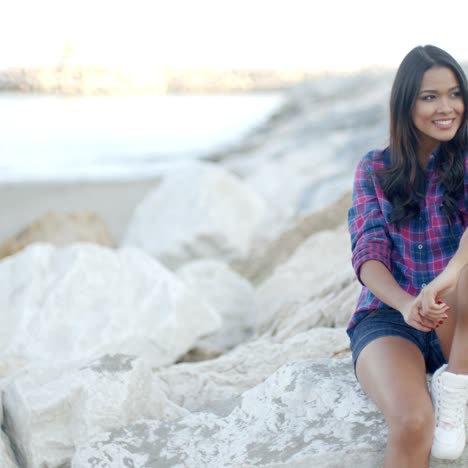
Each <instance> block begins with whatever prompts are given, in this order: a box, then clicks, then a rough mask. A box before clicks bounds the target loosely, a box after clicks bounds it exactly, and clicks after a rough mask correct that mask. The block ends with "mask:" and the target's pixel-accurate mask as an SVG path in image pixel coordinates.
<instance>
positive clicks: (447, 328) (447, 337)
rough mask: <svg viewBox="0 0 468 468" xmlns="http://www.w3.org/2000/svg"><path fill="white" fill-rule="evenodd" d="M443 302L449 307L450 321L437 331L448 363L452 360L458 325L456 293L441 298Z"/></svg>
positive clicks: (446, 321)
mask: <svg viewBox="0 0 468 468" xmlns="http://www.w3.org/2000/svg"><path fill="white" fill-rule="evenodd" d="M441 300H442V301H443V302H445V303H446V304H447V305H448V306H449V307H450V309H449V311H448V312H447V315H448V319H447V320H445V322H444V323H443V324H442V325H441V326H440V327H439V328H438V329H437V330H436V334H437V336H438V338H439V342H440V347H441V348H442V352H443V353H444V356H445V359H447V361H448V360H449V358H450V349H451V348H452V342H453V335H454V333H455V324H456V307H457V301H456V291H454V292H452V293H451V294H448V295H446V296H443V297H441Z"/></svg>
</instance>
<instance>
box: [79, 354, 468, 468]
mask: <svg viewBox="0 0 468 468" xmlns="http://www.w3.org/2000/svg"><path fill="white" fill-rule="evenodd" d="M466 422H468V415H467V418H466ZM386 438H387V432H386V428H385V422H384V418H383V416H382V415H381V414H380V413H379V412H378V410H377V409H376V407H375V405H374V404H373V403H372V402H370V401H369V399H368V398H367V397H366V396H365V394H364V392H363V391H362V389H361V388H360V386H359V384H358V383H357V381H356V378H355V376H354V371H353V367H352V363H351V359H350V358H345V359H323V360H318V361H310V360H304V361H295V362H292V363H290V364H287V365H285V366H283V367H281V368H280V369H279V370H278V371H277V372H275V373H274V374H273V375H272V376H270V377H269V378H268V379H267V380H265V381H264V382H263V383H261V384H259V385H257V386H256V387H255V388H252V389H251V390H248V391H246V392H245V393H243V394H242V397H241V398H240V400H239V401H238V402H237V404H236V405H235V407H234V408H228V409H227V411H224V412H218V413H214V412H208V411H205V412H197V413H192V414H190V415H188V416H185V417H183V418H181V419H178V420H176V421H173V422H163V421H154V420H146V421H140V422H138V423H135V424H132V425H130V426H128V427H126V428H125V429H122V430H117V431H111V432H107V433H102V434H100V435H97V436H96V437H94V438H93V439H91V440H90V441H88V442H87V443H86V444H84V445H83V446H81V447H79V448H78V449H77V451H76V454H75V456H74V458H73V460H72V464H71V467H72V468H118V467H119V466H132V467H133V468H169V467H174V468H176V467H179V466H190V468H219V467H228V466H229V467H233V468H253V467H256V468H312V467H313V468H350V467H352V468H354V467H359V468H361V467H363V468H380V467H382V465H383V456H384V449H385V444H386ZM467 464H468V448H467V449H466V450H465V452H464V453H463V455H462V456H461V458H460V459H458V460H457V461H453V462H450V461H443V460H436V459H431V462H430V466H431V467H432V468H449V467H454V468H455V467H457V468H462V467H465V466H467Z"/></svg>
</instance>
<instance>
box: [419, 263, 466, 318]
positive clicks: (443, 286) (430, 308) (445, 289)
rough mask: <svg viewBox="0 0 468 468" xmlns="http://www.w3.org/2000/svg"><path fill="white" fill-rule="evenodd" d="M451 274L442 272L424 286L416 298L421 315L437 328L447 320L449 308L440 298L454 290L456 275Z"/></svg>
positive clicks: (447, 271)
mask: <svg viewBox="0 0 468 468" xmlns="http://www.w3.org/2000/svg"><path fill="white" fill-rule="evenodd" d="M451 273H452V272H451V271H450V270H446V271H444V272H442V273H441V274H440V275H439V276H438V277H437V278H435V279H434V280H433V281H431V282H430V283H429V284H428V285H427V286H425V287H424V288H423V289H422V290H421V292H420V293H419V295H418V297H417V298H416V300H417V301H418V303H419V305H420V308H421V315H422V316H424V317H426V318H428V319H432V320H435V321H437V323H438V325H437V326H439V325H442V323H443V322H444V320H446V319H447V318H448V315H447V312H448V311H449V309H450V307H449V306H448V305H447V304H446V303H445V302H443V301H442V299H441V298H443V297H446V296H447V295H448V294H450V293H451V292H452V291H453V290H454V289H455V286H456V281H457V275H456V274H451Z"/></svg>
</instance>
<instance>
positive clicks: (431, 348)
mask: <svg viewBox="0 0 468 468" xmlns="http://www.w3.org/2000/svg"><path fill="white" fill-rule="evenodd" d="M347 333H348V336H349V338H350V340H351V352H352V354H353V364H354V369H355V370H356V362H357V359H358V357H359V354H360V352H361V351H362V350H363V349H364V348H365V347H366V346H367V345H368V344H369V343H370V342H371V341H374V340H375V339H377V338H381V337H383V336H401V337H402V338H405V339H407V340H409V341H411V342H412V343H414V344H415V345H416V346H417V347H418V348H419V350H420V351H421V353H422V355H423V357H424V361H425V363H426V372H427V373H430V374H432V373H433V372H435V371H436V370H437V369H438V368H439V367H440V366H442V365H443V364H446V363H447V360H446V359H445V356H444V354H443V352H442V348H441V347H440V342H439V338H438V337H437V334H436V332H435V331H434V330H432V331H430V332H422V331H420V330H416V328H413V327H412V326H410V325H408V324H407V323H406V322H405V319H404V318H403V315H401V313H400V312H398V311H397V310H395V309H379V310H374V311H372V312H370V313H368V314H367V315H366V316H365V317H364V318H362V319H361V320H360V321H359V322H358V323H357V325H355V326H354V327H353V328H350V329H348V330H347Z"/></svg>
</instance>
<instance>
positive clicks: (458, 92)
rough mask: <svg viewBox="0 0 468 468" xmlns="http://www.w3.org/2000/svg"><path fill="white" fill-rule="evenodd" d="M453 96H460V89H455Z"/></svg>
mask: <svg viewBox="0 0 468 468" xmlns="http://www.w3.org/2000/svg"><path fill="white" fill-rule="evenodd" d="M452 96H453V97H460V96H461V92H460V91H454V92H453V93H452Z"/></svg>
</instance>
